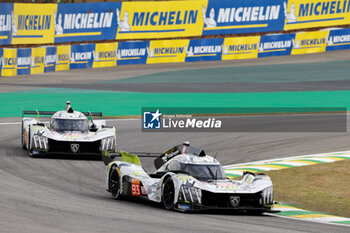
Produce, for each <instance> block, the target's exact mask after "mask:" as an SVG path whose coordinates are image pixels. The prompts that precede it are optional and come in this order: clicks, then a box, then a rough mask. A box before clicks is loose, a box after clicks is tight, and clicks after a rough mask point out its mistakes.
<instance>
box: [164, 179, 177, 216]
mask: <svg viewBox="0 0 350 233" xmlns="http://www.w3.org/2000/svg"><path fill="white" fill-rule="evenodd" d="M174 201H175V186H174V182H173V180H172V179H171V178H168V179H166V180H165V181H164V183H163V192H162V203H163V206H164V208H165V209H167V210H172V209H174V206H175V204H174Z"/></svg>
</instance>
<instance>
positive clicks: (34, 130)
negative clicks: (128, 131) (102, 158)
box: [21, 101, 116, 157]
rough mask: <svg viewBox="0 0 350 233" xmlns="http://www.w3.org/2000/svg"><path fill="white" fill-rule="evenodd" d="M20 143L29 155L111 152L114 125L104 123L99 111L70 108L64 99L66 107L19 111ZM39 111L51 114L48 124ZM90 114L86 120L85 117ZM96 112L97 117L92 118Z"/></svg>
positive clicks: (114, 143)
mask: <svg viewBox="0 0 350 233" xmlns="http://www.w3.org/2000/svg"><path fill="white" fill-rule="evenodd" d="M34 114H36V115H37V118H34V117H22V136H21V137H22V146H23V148H24V149H27V150H28V151H29V155H30V156H32V157H36V156H40V155H45V154H86V155H101V152H102V151H103V150H105V151H108V152H115V149H116V129H115V127H107V126H106V121H105V120H102V113H90V112H78V111H74V110H73V108H72V107H71V105H70V102H69V101H67V105H66V110H63V111H58V112H51V111H23V115H34ZM39 115H47V116H48V115H51V116H52V117H51V119H50V122H49V124H44V123H42V122H40V121H39ZM87 116H88V117H91V119H90V120H89V119H88V117H87ZM93 116H100V117H101V119H100V120H93V119H92V117H93Z"/></svg>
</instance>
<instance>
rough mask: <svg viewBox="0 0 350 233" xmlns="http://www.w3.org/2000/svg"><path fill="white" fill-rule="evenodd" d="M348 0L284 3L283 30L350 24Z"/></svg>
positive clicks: (295, 0)
mask: <svg viewBox="0 0 350 233" xmlns="http://www.w3.org/2000/svg"><path fill="white" fill-rule="evenodd" d="M349 12H350V1H349V0H337V1H335V0H291V1H288V4H286V3H284V16H285V24H284V30H293V29H300V28H312V27H325V26H338V25H344V24H349V23H350V13H349Z"/></svg>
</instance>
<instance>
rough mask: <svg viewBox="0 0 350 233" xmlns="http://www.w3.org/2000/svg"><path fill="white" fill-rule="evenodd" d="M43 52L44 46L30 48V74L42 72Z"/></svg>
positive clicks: (43, 63) (44, 52) (44, 51)
mask: <svg viewBox="0 0 350 233" xmlns="http://www.w3.org/2000/svg"><path fill="white" fill-rule="evenodd" d="M45 54H46V48H45V47H38V48H32V57H31V59H32V65H31V69H30V74H41V73H44V66H45Z"/></svg>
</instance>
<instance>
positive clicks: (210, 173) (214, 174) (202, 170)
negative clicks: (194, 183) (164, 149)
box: [183, 164, 226, 180]
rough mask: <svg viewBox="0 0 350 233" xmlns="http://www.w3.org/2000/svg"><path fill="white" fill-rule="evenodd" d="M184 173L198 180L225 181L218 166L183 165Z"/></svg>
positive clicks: (224, 176) (222, 171)
mask: <svg viewBox="0 0 350 233" xmlns="http://www.w3.org/2000/svg"><path fill="white" fill-rule="evenodd" d="M183 166H184V167H183V169H184V171H185V172H186V173H187V174H189V175H191V176H193V177H194V178H196V179H198V180H222V179H226V175H225V172H224V170H223V168H222V167H221V166H220V165H198V164H184V165H183Z"/></svg>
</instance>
